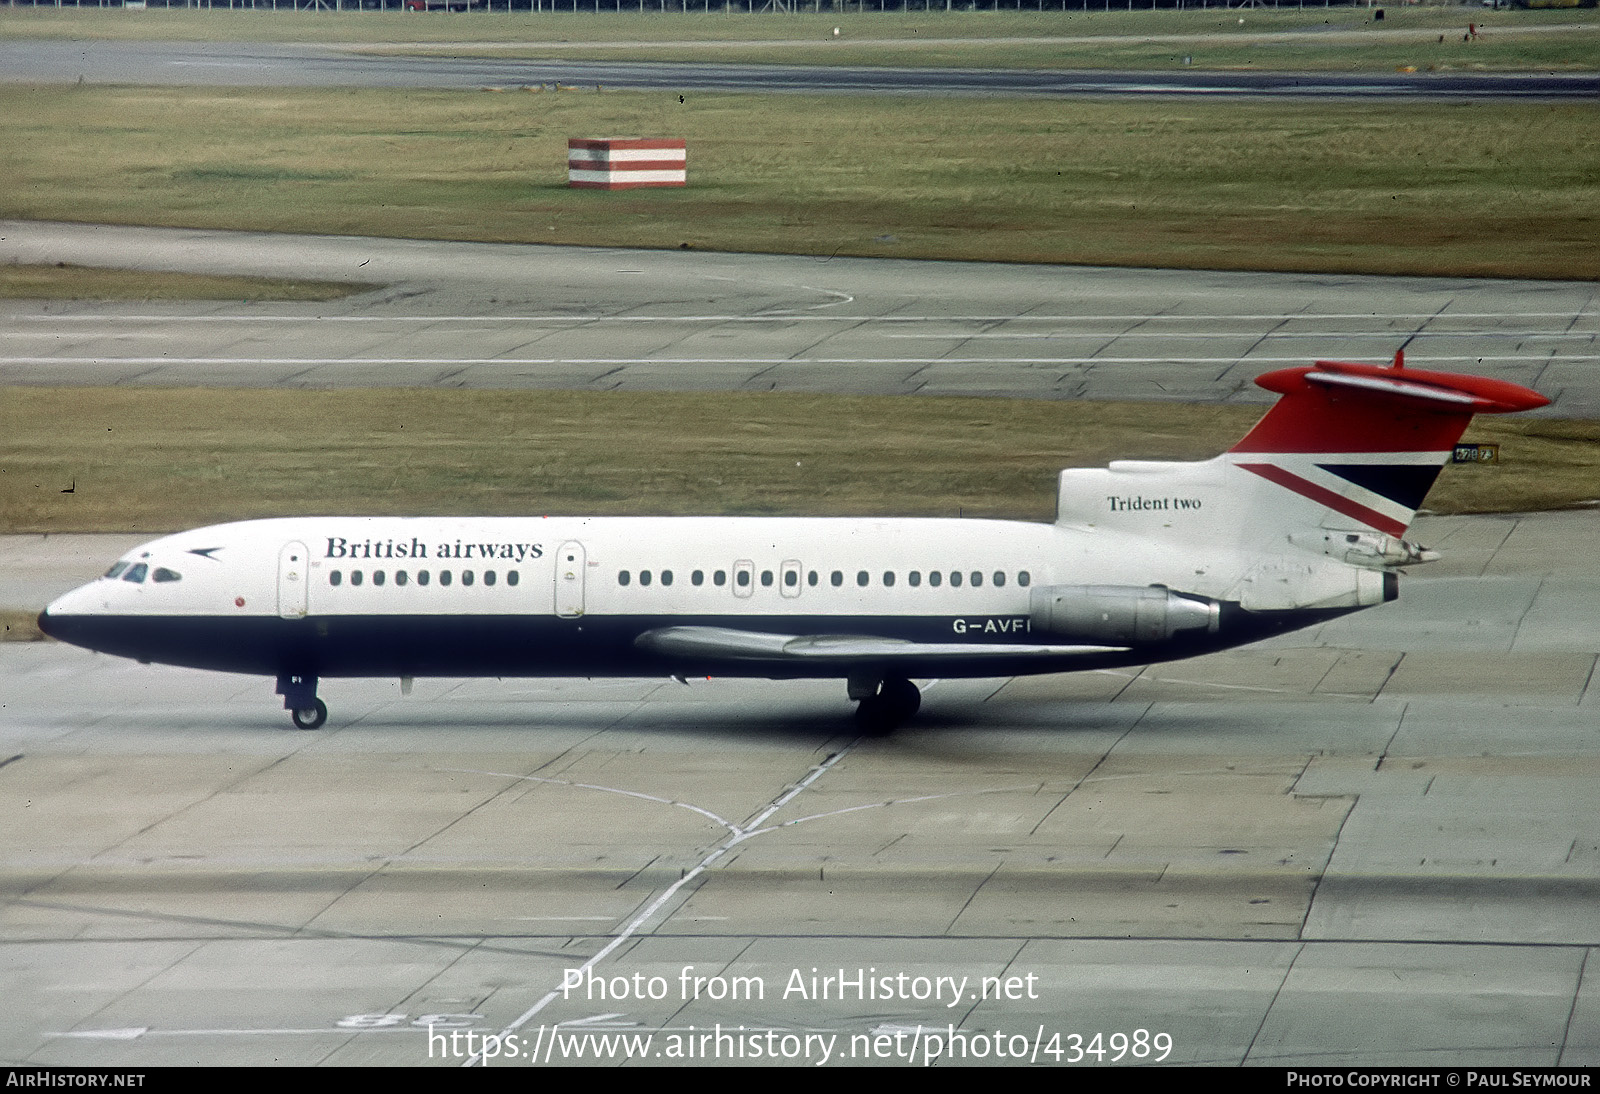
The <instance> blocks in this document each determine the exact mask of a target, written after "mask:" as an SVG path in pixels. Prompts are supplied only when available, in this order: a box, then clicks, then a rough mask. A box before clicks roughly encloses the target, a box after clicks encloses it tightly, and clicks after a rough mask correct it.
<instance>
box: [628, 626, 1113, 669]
mask: <svg viewBox="0 0 1600 1094" xmlns="http://www.w3.org/2000/svg"><path fill="white" fill-rule="evenodd" d="M634 645H635V646H638V647H639V648H640V649H643V650H648V651H649V652H651V653H659V654H665V655H667V656H669V657H683V658H689V659H706V658H711V659H716V660H728V661H789V662H794V663H797V664H798V663H807V664H812V665H818V664H835V665H838V666H841V667H848V666H849V665H852V664H873V665H884V664H893V663H895V662H901V661H903V662H916V663H918V664H927V663H930V662H939V661H961V662H973V661H985V660H993V661H996V662H999V661H1017V660H1030V659H1039V660H1045V659H1049V658H1060V657H1073V656H1079V657H1083V656H1089V655H1093V654H1106V653H1122V652H1125V651H1126V650H1127V648H1128V647H1126V646H1060V645H1038V644H1024V643H998V642H911V641H907V640H906V639H903V638H877V637H874V636H872V635H856V634H769V633H766V632H764V631H743V630H738V629H735V628H732V627H660V628H657V629H656V630H650V631H645V632H644V633H643V634H641V635H640V636H639V637H638V638H636V639H634Z"/></svg>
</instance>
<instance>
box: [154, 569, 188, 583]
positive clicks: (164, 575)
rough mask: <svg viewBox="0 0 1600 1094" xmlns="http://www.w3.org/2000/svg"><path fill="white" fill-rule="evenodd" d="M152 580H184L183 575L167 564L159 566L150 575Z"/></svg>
mask: <svg viewBox="0 0 1600 1094" xmlns="http://www.w3.org/2000/svg"><path fill="white" fill-rule="evenodd" d="M150 580H151V581H182V580H183V575H182V574H180V573H179V572H178V571H176V570H169V569H167V568H166V567H165V566H157V567H156V569H155V572H154V573H153V574H151V575H150Z"/></svg>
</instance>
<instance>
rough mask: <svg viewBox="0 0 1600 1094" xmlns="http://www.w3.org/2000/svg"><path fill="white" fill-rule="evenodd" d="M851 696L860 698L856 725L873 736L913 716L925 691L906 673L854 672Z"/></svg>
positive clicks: (850, 682)
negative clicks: (864, 673) (879, 676)
mask: <svg viewBox="0 0 1600 1094" xmlns="http://www.w3.org/2000/svg"><path fill="white" fill-rule="evenodd" d="M849 687H850V698H852V699H855V700H858V701H859V703H860V705H859V706H857V707H856V727H857V728H858V729H860V730H861V732H862V733H863V734H865V735H866V736H869V737H881V736H883V735H884V734H886V733H890V732H892V731H893V730H894V729H895V727H897V726H899V725H902V724H904V723H905V722H907V721H909V720H910V719H911V716H912V715H913V714H915V713H916V712H917V711H918V710H919V709H920V708H921V706H922V692H920V691H918V690H917V685H915V684H913V683H912V682H911V681H910V680H907V679H905V678H904V677H899V676H891V677H889V678H887V679H880V678H878V677H876V676H871V677H865V676H852V677H851V678H850V681H849Z"/></svg>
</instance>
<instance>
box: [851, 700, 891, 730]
mask: <svg viewBox="0 0 1600 1094" xmlns="http://www.w3.org/2000/svg"><path fill="white" fill-rule="evenodd" d="M899 724H900V719H899V717H897V712H896V711H895V709H894V707H893V705H891V704H889V703H887V702H885V701H884V699H883V696H881V695H873V696H870V697H868V698H866V699H863V700H861V702H860V703H859V704H857V705H856V729H858V730H859V731H860V732H861V735H862V736H863V737H886V736H888V735H889V734H890V733H893V732H894V728H895V726H897V725H899Z"/></svg>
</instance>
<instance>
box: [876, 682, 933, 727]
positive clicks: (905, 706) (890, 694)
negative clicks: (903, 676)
mask: <svg viewBox="0 0 1600 1094" xmlns="http://www.w3.org/2000/svg"><path fill="white" fill-rule="evenodd" d="M878 697H879V698H880V699H882V700H883V701H884V702H885V703H887V704H889V707H890V709H892V710H893V711H894V713H895V717H896V718H897V719H898V720H899V721H902V722H905V721H909V720H910V719H911V716H912V715H914V714H916V712H917V711H919V710H921V709H922V692H920V691H918V690H917V685H915V684H913V683H912V682H911V681H910V680H893V679H891V680H885V681H884V682H883V687H882V688H881V689H879V691H878Z"/></svg>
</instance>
